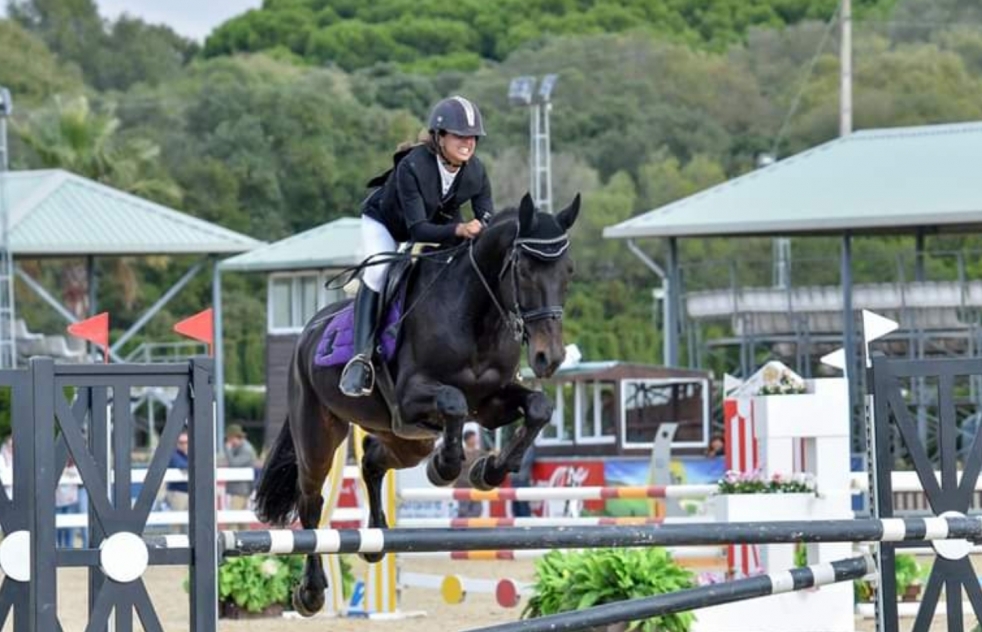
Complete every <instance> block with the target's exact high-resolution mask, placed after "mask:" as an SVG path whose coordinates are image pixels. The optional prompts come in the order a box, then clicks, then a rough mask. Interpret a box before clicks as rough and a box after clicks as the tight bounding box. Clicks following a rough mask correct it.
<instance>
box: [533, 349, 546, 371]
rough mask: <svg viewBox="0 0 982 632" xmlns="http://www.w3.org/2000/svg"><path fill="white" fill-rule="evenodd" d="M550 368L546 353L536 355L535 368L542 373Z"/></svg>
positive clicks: (541, 352) (540, 352)
mask: <svg viewBox="0 0 982 632" xmlns="http://www.w3.org/2000/svg"><path fill="white" fill-rule="evenodd" d="M547 366H549V360H548V359H547V358H546V354H545V352H544V351H539V352H538V353H536V354H535V368H536V369H539V370H540V371H541V370H543V369H545V368H546V367H547Z"/></svg>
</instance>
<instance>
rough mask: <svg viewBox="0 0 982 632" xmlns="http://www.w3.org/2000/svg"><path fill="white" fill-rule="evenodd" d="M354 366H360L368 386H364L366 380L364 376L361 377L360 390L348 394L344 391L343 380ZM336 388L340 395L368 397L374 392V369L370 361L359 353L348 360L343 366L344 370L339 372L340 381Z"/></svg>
mask: <svg viewBox="0 0 982 632" xmlns="http://www.w3.org/2000/svg"><path fill="white" fill-rule="evenodd" d="M356 364H360V365H361V366H362V370H363V371H365V374H366V375H367V376H368V380H367V382H368V386H365V382H366V380H365V375H363V376H362V379H361V387H360V388H361V390H360V391H356V392H348V391H346V390H345V389H344V383H345V378H346V377H347V375H348V371H350V370H351V369H352V367H354V366H355V365H356ZM338 387H339V388H340V389H341V393H343V394H344V395H347V396H348V397H367V396H368V395H371V394H372V391H374V390H375V367H374V366H372V362H371V360H369V359H368V357H366V356H365V354H363V353H359V354H357V355H356V356H354V357H353V358H351V359H350V360H348V363H347V364H346V365H344V369H343V370H342V371H341V380H340V383H339V386H338Z"/></svg>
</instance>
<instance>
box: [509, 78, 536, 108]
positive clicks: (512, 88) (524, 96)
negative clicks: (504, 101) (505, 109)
mask: <svg viewBox="0 0 982 632" xmlns="http://www.w3.org/2000/svg"><path fill="white" fill-rule="evenodd" d="M534 90H535V77H528V76H526V77H515V78H514V79H512V80H511V83H510V84H509V85H508V101H509V102H511V104H512V105H530V104H531V103H532V92H533V91H534Z"/></svg>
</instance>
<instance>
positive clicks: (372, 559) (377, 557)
mask: <svg viewBox="0 0 982 632" xmlns="http://www.w3.org/2000/svg"><path fill="white" fill-rule="evenodd" d="M358 557H360V558H361V559H363V560H365V563H366V564H378V563H379V562H381V561H382V558H383V557H385V553H359V554H358Z"/></svg>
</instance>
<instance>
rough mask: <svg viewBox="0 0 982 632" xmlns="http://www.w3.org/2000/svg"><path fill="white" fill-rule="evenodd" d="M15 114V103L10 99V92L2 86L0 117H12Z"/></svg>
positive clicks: (0, 88)
mask: <svg viewBox="0 0 982 632" xmlns="http://www.w3.org/2000/svg"><path fill="white" fill-rule="evenodd" d="M13 113H14V102H13V100H12V99H11V98H10V90H8V89H6V88H4V87H3V86H0V116H10V115H11V114H13Z"/></svg>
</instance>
